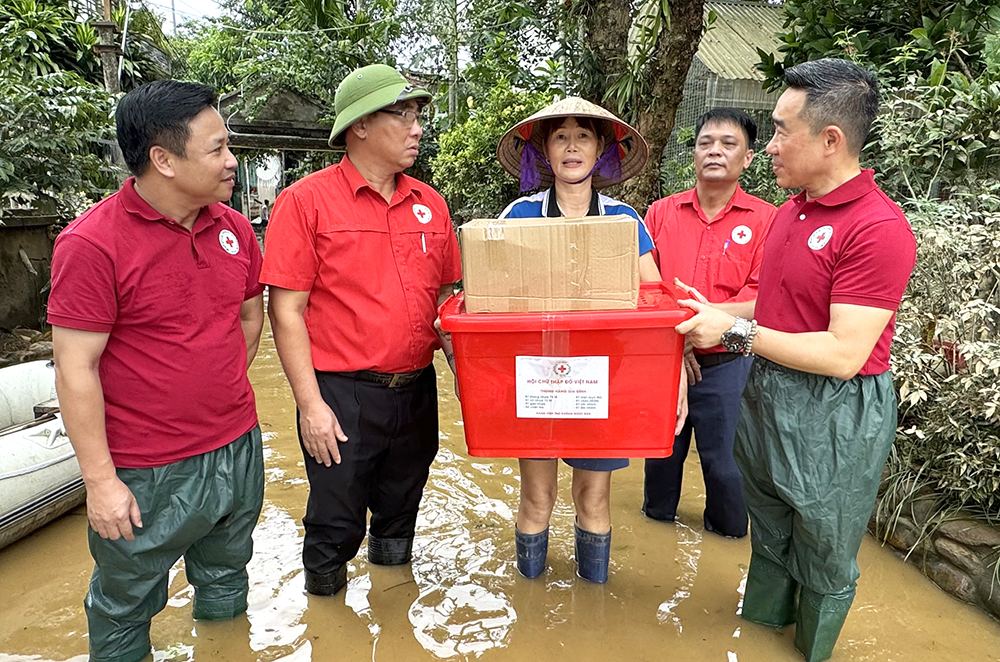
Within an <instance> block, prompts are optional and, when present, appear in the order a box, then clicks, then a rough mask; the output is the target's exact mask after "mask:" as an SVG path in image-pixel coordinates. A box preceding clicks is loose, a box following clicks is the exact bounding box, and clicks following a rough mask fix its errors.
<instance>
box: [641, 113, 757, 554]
mask: <svg viewBox="0 0 1000 662" xmlns="http://www.w3.org/2000/svg"><path fill="white" fill-rule="evenodd" d="M756 138H757V123H756V122H754V121H753V118H751V117H750V116H749V115H747V114H746V113H745V112H743V111H742V110H738V109H736V108H715V109H713V110H710V111H708V112H707V113H705V114H704V115H702V116H701V117H700V118H698V123H697V126H696V138H695V148H694V171H695V176H696V177H697V180H698V182H697V184H696V185H695V187H694V188H693V189H691V190H689V191H684V192H682V193H677V194H674V195H672V196H670V197H667V198H664V199H662V200H657V201H656V202H654V203H653V205H652V206H651V207H650V208H649V211H648V212H647V213H646V227H647V228H648V229H649V232H650V234H651V235H652V237H653V243H654V244H655V248H654V250H653V257H654V258H655V259H656V261H657V265H658V266H659V267H660V274H661V275H662V276H663V280H665V281H667V282H672V281H673V280H674V279H679V280H680V281H682V282H684V283H685V284H688V285H690V286H692V287H694V288H696V289H697V290H698V291H700V292H702V293H704V294H705V295H706V296H707V297H708V298H709V299H710V300H712V301H728V302H738V301H752V300H754V299H756V298H757V278H758V276H759V274H760V262H761V255H762V254H763V247H764V237H765V236H766V235H767V230H768V228H769V227H770V225H771V221H772V219H773V218H774V212H775V208H774V205H772V204H770V203H767V202H764V201H763V200H761V199H759V198H755V197H754V196H752V195H748V194H747V193H745V192H744V191H743V189H742V188H740V184H739V179H740V175H741V174H743V170H744V169H746V167H747V166H749V165H750V162H751V160H753V156H754V153H753V146H754V141H755V140H756ZM750 363H751V359H750V357H748V356H743V355H742V354H739V353H733V352H729V351H726V349H725V348H724V347H722V345H716V346H715V347H709V348H706V349H695V350H694V351H693V352H688V353H687V354H686V355H685V367H686V369H687V372H688V383H689V384H690V388H689V390H688V407H689V410H688V417H687V421H686V423H685V425H684V428H683V430H681V433H680V434H679V435H677V437H676V438H675V439H674V452H673V454H672V455H671V456H670V457H668V458H663V459H648V460H646V479H645V495H644V499H643V504H642V512H643V513H644V514H645V515H646V517H649V518H650V519H655V520H660V521H663V522H673V521H674V519H675V518H676V516H677V504H678V502H679V501H680V497H681V481H682V479H683V477H684V460H685V459H686V458H687V454H688V448H689V447H690V445H691V433H692V432H694V435H695V438H696V440H697V444H698V457H699V459H700V460H701V470H702V474H703V475H704V477H705V514H704V523H705V529H706V530H708V531H713V532H715V533H718V534H720V535H723V536H728V537H732V538H741V537H743V536H745V535H746V534H747V510H746V503H745V502H744V499H743V479H742V477H741V475H740V471H739V468H738V467H737V466H736V461H735V460H734V459H733V439H734V438H735V435H736V421H737V419H738V418H739V413H740V394H741V393H742V392H743V384H744V382H746V378H747V374H748V373H749V372H750Z"/></svg>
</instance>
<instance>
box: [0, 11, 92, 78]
mask: <svg viewBox="0 0 1000 662" xmlns="http://www.w3.org/2000/svg"><path fill="white" fill-rule="evenodd" d="M96 43H97V35H96V33H95V32H94V30H93V28H91V27H90V26H88V25H86V24H84V23H77V22H76V21H75V17H74V14H73V11H72V10H71V9H70V7H69V5H68V3H66V2H60V1H58V0H54V1H52V0H7V1H5V2H4V3H3V4H0V62H2V63H3V65H4V66H3V75H4V76H5V77H6V76H8V75H19V76H21V77H24V78H31V77H34V76H44V75H46V74H51V73H53V72H56V71H72V72H75V73H77V74H80V75H81V76H83V77H87V78H94V77H95V76H96V77H98V78H99V77H100V69H99V65H98V63H97V60H96V59H95V58H94V55H93V47H94V44H96Z"/></svg>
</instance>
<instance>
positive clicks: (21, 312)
mask: <svg viewBox="0 0 1000 662" xmlns="http://www.w3.org/2000/svg"><path fill="white" fill-rule="evenodd" d="M57 220H58V219H56V218H55V217H50V216H23V217H22V216H12V215H11V214H10V212H7V213H5V214H4V216H3V225H0V329H13V328H16V327H19V326H20V327H28V328H32V329H38V328H41V326H42V324H43V323H44V320H45V301H46V299H47V297H48V287H47V286H48V284H49V267H50V263H51V261H52V244H53V240H52V239H50V238H49V227H50V226H51V225H52V224H53V223H54V222H56V221H57ZM22 252H23V254H24V256H26V257H27V259H28V262H29V264H30V265H31V269H29V268H28V266H27V265H26V264H25V262H24V257H22V254H21V253H22ZM32 269H33V270H34V271H35V273H32V272H31V271H32ZM43 290H45V292H44V293H43Z"/></svg>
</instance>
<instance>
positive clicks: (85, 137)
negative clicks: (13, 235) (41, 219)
mask: <svg viewBox="0 0 1000 662" xmlns="http://www.w3.org/2000/svg"><path fill="white" fill-rule="evenodd" d="M112 108H113V99H112V98H111V97H110V96H109V95H108V94H107V93H106V92H104V90H102V89H101V88H98V87H96V86H94V85H91V84H89V83H87V82H86V81H84V80H83V79H82V78H81V77H80V76H79V75H78V74H76V73H73V72H69V71H56V72H53V73H47V74H42V75H40V76H35V77H33V78H31V79H29V80H19V79H18V78H15V77H6V76H3V77H0V191H2V195H3V197H4V198H5V200H4V203H6V202H13V203H15V204H36V205H37V204H39V203H42V204H43V205H44V203H46V202H47V203H49V204H51V205H54V206H55V208H56V210H57V211H58V212H60V213H61V214H63V215H65V216H70V217H72V216H75V215H76V214H78V213H79V212H81V211H83V209H84V208H85V207H86V206H87V205H88V204H89V203H90V202H91V201H92V200H94V199H96V198H98V197H99V196H100V194H101V192H102V189H103V188H104V187H106V186H107V185H109V184H110V181H109V175H110V174H111V173H109V169H108V166H107V164H106V163H105V162H104V161H102V159H101V158H100V157H99V156H97V153H98V152H97V143H98V141H110V140H113V139H114V131H113V128H112V125H111V120H110V117H111V111H112ZM4 206H5V205H0V214H2V212H3V207H4Z"/></svg>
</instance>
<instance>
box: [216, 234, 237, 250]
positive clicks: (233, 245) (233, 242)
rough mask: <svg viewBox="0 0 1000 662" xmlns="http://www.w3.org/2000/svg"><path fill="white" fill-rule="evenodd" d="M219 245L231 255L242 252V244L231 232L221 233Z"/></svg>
mask: <svg viewBox="0 0 1000 662" xmlns="http://www.w3.org/2000/svg"><path fill="white" fill-rule="evenodd" d="M219 245H220V246H222V250H224V251H226V252H227V253H229V254H230V255H236V254H237V253H239V252H240V242H239V240H238V239H237V238H236V235H235V234H233V233H232V231H231V230H223V231H222V232H220V233H219Z"/></svg>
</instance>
